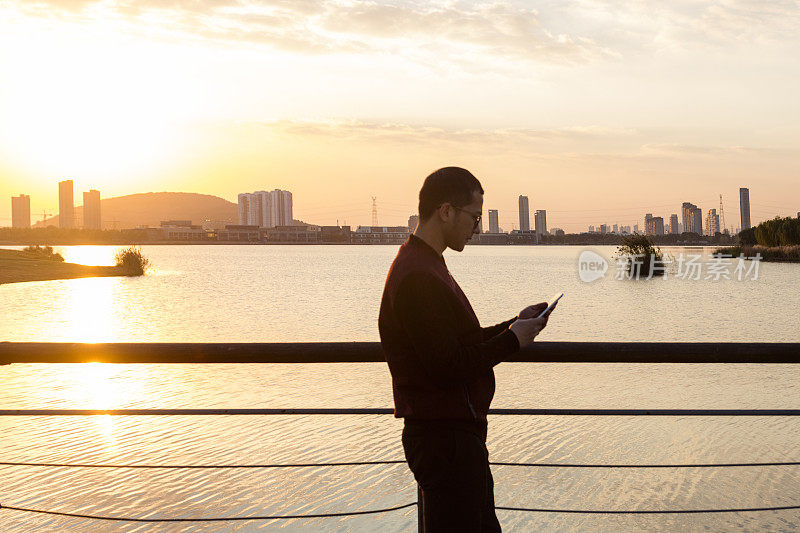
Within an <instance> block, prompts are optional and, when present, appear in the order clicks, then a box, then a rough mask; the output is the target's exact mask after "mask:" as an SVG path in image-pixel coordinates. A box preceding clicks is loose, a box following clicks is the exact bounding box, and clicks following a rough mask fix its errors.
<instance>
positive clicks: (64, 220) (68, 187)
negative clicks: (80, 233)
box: [58, 180, 75, 229]
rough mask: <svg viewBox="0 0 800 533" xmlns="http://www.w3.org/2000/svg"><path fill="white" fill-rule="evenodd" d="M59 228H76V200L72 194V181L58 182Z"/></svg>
mask: <svg viewBox="0 0 800 533" xmlns="http://www.w3.org/2000/svg"><path fill="white" fill-rule="evenodd" d="M58 227H60V228H68V229H69V228H74V227H75V198H74V196H73V193H72V180H64V181H59V182H58Z"/></svg>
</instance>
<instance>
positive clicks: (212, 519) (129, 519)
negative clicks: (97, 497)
mask: <svg viewBox="0 0 800 533" xmlns="http://www.w3.org/2000/svg"><path fill="white" fill-rule="evenodd" d="M415 505H417V502H412V503H407V504H404V505H398V506H396V507H387V508H385V509H371V510H369V511H351V512H349V513H318V514H305V515H303V514H300V515H270V516H230V517H210V518H132V517H123V516H101V515H90V514H80V513H62V512H59V511H46V510H43V509H29V508H27V507H16V506H12V505H3V504H0V511H2V510H4V509H9V510H12V511H22V512H26V513H38V514H46V515H55V516H67V517H70V518H89V519H92V520H112V521H115V522H228V521H243V520H287V519H293V518H335V517H342V516H357V515H365V514H377V513H387V512H389V511H399V510H400V509H406V508H408V507H413V506H415Z"/></svg>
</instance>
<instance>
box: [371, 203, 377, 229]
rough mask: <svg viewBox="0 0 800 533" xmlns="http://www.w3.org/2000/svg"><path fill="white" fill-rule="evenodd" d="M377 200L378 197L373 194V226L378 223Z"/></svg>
mask: <svg viewBox="0 0 800 533" xmlns="http://www.w3.org/2000/svg"><path fill="white" fill-rule="evenodd" d="M377 200H378V199H377V198H376V197H374V196H373V197H372V225H373V226H377V225H378V204H377Z"/></svg>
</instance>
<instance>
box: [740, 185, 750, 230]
mask: <svg viewBox="0 0 800 533" xmlns="http://www.w3.org/2000/svg"><path fill="white" fill-rule="evenodd" d="M739 212H740V213H741V214H742V229H743V230H745V229H748V228H750V189H747V188H745V187H742V188H741V189H739Z"/></svg>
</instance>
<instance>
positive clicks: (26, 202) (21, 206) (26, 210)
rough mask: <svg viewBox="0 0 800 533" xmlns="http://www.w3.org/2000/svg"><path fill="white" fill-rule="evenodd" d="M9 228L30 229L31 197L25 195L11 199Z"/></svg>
mask: <svg viewBox="0 0 800 533" xmlns="http://www.w3.org/2000/svg"><path fill="white" fill-rule="evenodd" d="M11 227H12V228H30V227H31V197H30V196H28V195H27V194H20V195H19V196H12V197H11Z"/></svg>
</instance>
